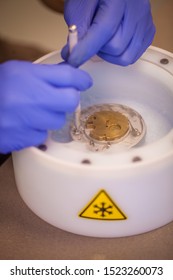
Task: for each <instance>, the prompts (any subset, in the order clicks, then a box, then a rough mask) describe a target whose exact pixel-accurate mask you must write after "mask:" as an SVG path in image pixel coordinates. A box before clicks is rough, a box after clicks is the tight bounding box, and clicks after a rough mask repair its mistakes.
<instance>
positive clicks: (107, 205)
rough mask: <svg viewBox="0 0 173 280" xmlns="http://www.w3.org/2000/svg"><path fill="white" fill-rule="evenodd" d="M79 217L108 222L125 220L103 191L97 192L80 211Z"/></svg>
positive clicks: (123, 215)
mask: <svg viewBox="0 0 173 280" xmlns="http://www.w3.org/2000/svg"><path fill="white" fill-rule="evenodd" d="M79 217H82V218H87V219H96V220H109V221H110V220H126V219H127V217H126V216H125V214H124V213H123V212H122V211H121V210H120V208H119V207H118V206H117V205H116V204H115V202H114V201H113V200H112V199H111V198H110V196H109V195H108V194H107V193H106V191H105V190H101V191H99V193H98V194H97V195H96V196H95V197H94V198H93V199H92V200H91V201H90V202H89V203H88V205H87V206H86V207H85V208H84V209H83V210H82V212H81V213H80V214H79Z"/></svg>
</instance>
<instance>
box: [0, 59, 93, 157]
mask: <svg viewBox="0 0 173 280" xmlns="http://www.w3.org/2000/svg"><path fill="white" fill-rule="evenodd" d="M91 84H92V80H91V78H90V76H89V75H88V74H87V73H86V72H84V71H82V70H79V69H75V68H73V67H71V66H69V65H66V64H59V65H41V64H32V63H30V62H23V61H20V62H19V61H9V62H6V63H3V64H1V65H0V85H1V86H0V153H4V154H5V153H8V152H11V151H14V150H20V149H22V148H24V147H28V146H35V145H39V144H41V143H43V142H44V141H45V139H46V137H47V130H51V129H52V130H53V129H59V128H61V127H62V126H63V125H64V124H65V114H66V112H73V111H74V110H75V108H76V107H77V105H78V102H79V95H80V93H79V91H83V90H86V89H87V88H89V87H90V86H91Z"/></svg>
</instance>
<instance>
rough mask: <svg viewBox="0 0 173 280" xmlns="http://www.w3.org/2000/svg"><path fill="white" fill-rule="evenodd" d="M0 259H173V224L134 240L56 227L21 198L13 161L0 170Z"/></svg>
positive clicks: (135, 237)
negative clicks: (89, 235) (102, 236)
mask: <svg viewBox="0 0 173 280" xmlns="http://www.w3.org/2000/svg"><path fill="white" fill-rule="evenodd" d="M0 259H1V260H2V259H4V260H9V259H12V260H17V259H22V260H23V259H24V260H25V259H32V260H35V259H39V260H44V259H46V260H54V259H56V260H77V259H80V260H95V259H97V260H98V259H99V260H100V259H105V260H117V259H118V260H119V259H120V260H126V259H129V260H134V259H139V260H144V259H146V260H148V259H158V260H159V259H173V222H172V223H170V224H168V225H166V226H164V227H162V228H159V229H157V230H154V231H151V232H149V233H146V234H141V235H137V236H132V237H123V238H92V237H85V236H80V235H76V234H72V233H69V232H65V231H63V230H60V229H58V228H55V227H53V226H51V225H49V224H48V223H46V222H44V221H43V220H41V219H40V218H39V217H37V216H36V215H35V214H34V213H33V212H32V211H31V210H30V209H29V208H28V207H27V206H26V204H25V203H24V202H23V200H22V199H21V197H20V195H19V193H18V191H17V188H16V185H15V180H14V173H13V166H12V160H11V158H9V159H8V160H7V161H6V162H5V163H4V164H3V165H2V166H1V167H0Z"/></svg>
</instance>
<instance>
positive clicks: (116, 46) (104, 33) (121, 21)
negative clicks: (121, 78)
mask: <svg viewBox="0 0 173 280" xmlns="http://www.w3.org/2000/svg"><path fill="white" fill-rule="evenodd" d="M64 17H65V20H66V23H67V24H68V26H69V25H71V24H75V25H77V27H78V31H79V43H78V44H77V45H76V47H75V48H74V49H73V51H72V53H71V55H70V56H69V57H68V45H66V46H65V47H64V48H63V50H62V57H63V58H64V59H65V60H67V61H68V63H70V64H71V65H73V66H75V67H77V66H79V65H81V64H83V63H84V62H85V61H87V60H88V59H90V58H91V57H92V56H93V55H95V54H97V55H98V56H100V57H101V58H103V59H104V60H106V61H108V62H110V63H113V64H118V65H122V66H126V65H129V64H132V63H134V62H135V61H136V60H137V59H138V58H139V57H140V56H141V55H142V54H143V52H144V51H145V50H146V49H147V48H148V46H149V45H150V44H151V43H152V40H153V38H154V34H155V27H154V24H153V20H152V15H151V8H150V1H149V0H109V1H108V0H75V1H74V0H66V1H65V12H64Z"/></svg>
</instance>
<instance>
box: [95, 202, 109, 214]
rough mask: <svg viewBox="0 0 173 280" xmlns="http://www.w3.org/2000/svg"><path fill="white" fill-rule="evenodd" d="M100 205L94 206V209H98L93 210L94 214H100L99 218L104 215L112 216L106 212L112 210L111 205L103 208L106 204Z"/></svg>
mask: <svg viewBox="0 0 173 280" xmlns="http://www.w3.org/2000/svg"><path fill="white" fill-rule="evenodd" d="M100 204H101V206H98V205H97V204H95V205H94V206H93V207H94V208H95V209H98V210H94V213H95V214H98V213H100V214H101V215H100V216H101V217H105V216H106V215H105V214H109V215H111V214H112V211H109V210H108V209H112V205H109V206H107V207H105V204H106V203H105V202H101V203H100Z"/></svg>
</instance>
